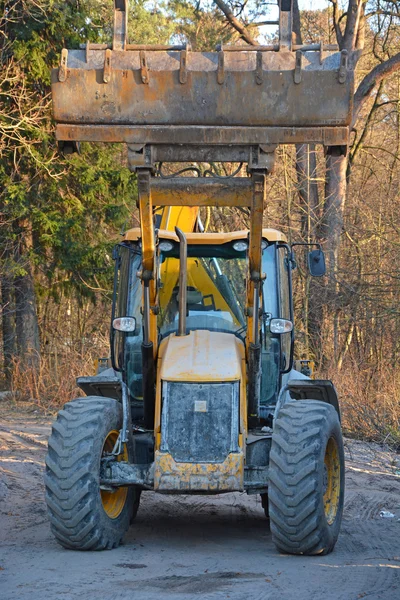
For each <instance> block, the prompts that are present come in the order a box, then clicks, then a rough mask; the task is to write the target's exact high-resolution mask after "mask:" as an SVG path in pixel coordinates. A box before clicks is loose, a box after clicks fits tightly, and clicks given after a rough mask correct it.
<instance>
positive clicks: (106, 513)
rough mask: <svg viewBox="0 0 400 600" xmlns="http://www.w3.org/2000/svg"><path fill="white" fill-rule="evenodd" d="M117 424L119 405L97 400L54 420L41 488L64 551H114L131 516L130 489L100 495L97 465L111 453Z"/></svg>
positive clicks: (134, 502) (134, 496)
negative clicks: (43, 490) (43, 481)
mask: <svg viewBox="0 0 400 600" xmlns="http://www.w3.org/2000/svg"><path fill="white" fill-rule="evenodd" d="M121 423H122V408H121V405H120V404H119V403H118V402H117V401H116V400H113V399H111V398H101V397H97V396H89V397H87V398H78V399H77V400H73V401H72V402H69V403H68V404H66V405H65V406H64V408H63V410H60V411H59V413H58V415H57V420H56V421H55V423H54V424H53V429H52V434H51V436H50V438H49V448H48V454H47V456H46V474H45V485H46V503H47V509H48V515H49V519H50V523H51V530H52V532H53V534H54V535H55V537H56V539H57V541H58V542H59V543H60V544H61V545H62V546H64V548H70V549H73V550H104V549H110V548H115V547H116V546H118V545H119V544H120V542H121V540H122V537H123V536H124V534H125V533H126V531H127V530H128V528H129V524H130V521H131V520H132V518H133V517H134V516H135V515H136V512H137V510H138V506H139V498H140V494H139V493H138V491H136V490H135V489H134V488H127V487H125V488H118V489H117V490H116V491H106V490H100V460H101V457H102V456H103V455H104V453H110V452H112V450H113V447H114V445H115V442H116V440H117V438H118V432H119V430H120V428H121ZM129 458H130V459H131V457H129ZM123 459H125V460H127V459H128V450H127V448H126V447H125V449H124V455H123Z"/></svg>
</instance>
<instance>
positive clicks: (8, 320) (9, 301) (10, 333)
mask: <svg viewBox="0 0 400 600" xmlns="http://www.w3.org/2000/svg"><path fill="white" fill-rule="evenodd" d="M6 269H7V266H5V270H6ZM12 285H13V282H12V278H11V277H10V276H9V275H8V274H7V272H5V273H4V274H3V276H2V278H1V305H2V312H1V320H2V335H3V367H4V374H5V379H6V383H7V384H9V383H11V378H12V371H13V358H14V356H15V351H16V348H15V327H14V306H13V297H12Z"/></svg>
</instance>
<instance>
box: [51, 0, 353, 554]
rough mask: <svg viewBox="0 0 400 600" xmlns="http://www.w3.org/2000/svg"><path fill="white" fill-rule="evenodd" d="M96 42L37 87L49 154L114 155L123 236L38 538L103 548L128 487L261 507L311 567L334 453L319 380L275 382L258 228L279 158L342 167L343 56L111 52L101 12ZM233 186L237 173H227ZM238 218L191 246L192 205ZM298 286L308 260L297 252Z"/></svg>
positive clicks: (267, 50)
mask: <svg viewBox="0 0 400 600" xmlns="http://www.w3.org/2000/svg"><path fill="white" fill-rule="evenodd" d="M114 4H115V20H114V39H113V43H112V45H110V47H108V46H104V45H101V46H96V45H89V44H87V45H86V47H85V48H82V49H79V50H72V51H71V50H70V51H68V50H63V52H62V56H61V62H60V67H59V68H58V69H54V70H53V73H52V82H53V88H52V92H53V101H54V116H55V119H56V122H57V137H58V140H59V141H60V143H61V145H62V146H63V148H64V151H70V150H73V149H74V146H75V143H76V141H79V140H87V141H108V142H125V143H127V144H128V160H129V165H130V168H131V170H132V171H135V172H136V173H137V181H138V206H139V211H140V219H141V226H140V228H138V229H131V230H129V231H127V232H126V233H125V235H124V238H123V240H122V242H121V243H119V244H118V245H117V246H116V248H115V251H114V259H115V279H114V295H113V307H112V318H111V322H112V324H111V336H110V343H111V360H112V367H111V368H110V369H109V370H105V371H104V370H103V371H102V372H101V373H100V374H98V375H96V376H93V377H80V378H79V379H78V384H79V386H80V387H81V389H82V390H83V391H84V392H85V394H87V396H84V397H82V398H79V399H76V400H73V401H72V402H69V403H68V404H66V405H65V406H64V408H63V409H62V410H61V411H60V412H59V414H58V416H57V420H56V421H55V423H54V425H53V431H52V435H51V437H50V439H49V451H48V455H47V459H46V476H45V481H46V499H47V506H48V514H49V518H50V522H51V527H52V531H53V533H54V535H55V537H56V539H57V540H58V541H59V542H60V543H61V544H62V545H63V546H64V547H66V548H72V549H78V550H98V549H105V548H113V547H115V546H117V545H118V544H119V543H120V541H121V539H122V538H123V536H124V534H125V533H126V531H127V529H128V527H129V525H130V523H131V521H132V519H133V518H134V517H135V515H136V512H137V510H138V507H139V500H140V494H141V491H142V490H154V491H155V492H157V493H160V494H161V493H167V494H220V493H224V492H233V491H242V492H243V491H246V492H247V493H248V494H260V495H261V500H262V506H263V508H264V510H265V513H266V516H267V517H269V519H270V526H271V534H272V538H273V540H274V542H275V544H276V546H277V548H278V549H279V550H280V551H282V552H287V553H293V554H310V555H314V554H327V553H329V552H331V551H332V550H333V548H334V546H335V543H336V540H337V538H338V535H339V529H340V523H341V518H342V511H343V495H344V455H343V442H342V434H341V427H340V412H339V403H338V398H337V394H336V391H335V388H334V386H333V385H332V383H331V382H330V381H326V380H318V379H311V378H310V377H308V376H307V375H304V374H303V373H301V372H300V371H297V370H295V369H294V368H293V365H294V357H293V349H294V328H293V302H292V269H293V266H294V264H295V261H294V250H293V247H292V246H290V245H289V244H288V242H287V240H286V238H285V236H284V235H283V234H282V233H280V232H279V231H276V230H273V229H263V209H264V205H265V202H266V178H267V176H268V174H269V173H270V172H271V170H272V168H273V164H274V156H275V148H276V146H277V144H280V143H307V142H310V143H311V142H312V143H321V144H324V145H325V146H326V147H327V151H328V152H329V151H332V150H333V151H334V152H338V151H343V152H345V151H346V147H347V141H348V133H349V124H350V121H351V114H350V113H351V102H350V99H351V96H352V90H353V83H354V77H353V72H352V70H351V66H350V65H349V63H348V60H347V53H345V52H344V53H343V52H342V53H338V52H336V51H335V49H334V48H326V47H325V48H324V47H323V46H322V45H317V46H302V47H299V46H298V47H294V46H293V44H292V28H291V22H292V3H291V2H285V1H283V0H282V2H281V3H280V18H279V24H280V40H279V44H278V45H277V46H271V47H269V46H258V47H257V46H256V47H254V48H248V47H247V46H246V47H243V46H232V47H221V48H219V49H218V52H216V53H197V52H191V51H190V49H189V48H187V47H177V46H172V47H159V46H157V47H155V46H138V45H129V44H128V43H127V41H126V19H127V11H126V2H124V1H119V0H118V1H117V0H115V3H114ZM191 161H196V162H197V163H201V162H214V161H220V162H228V163H232V162H240V163H244V164H246V165H247V170H246V176H241V177H238V176H233V177H226V178H221V177H175V176H173V175H170V176H168V177H166V176H164V177H160V176H157V172H158V173H159V170H157V165H158V163H160V162H161V163H166V162H168V163H190V162H191ZM243 170H244V169H242V170H241V172H242V173H243ZM213 206H230V207H240V208H246V209H247V210H248V211H249V215H250V229H249V230H248V231H234V232H229V233H219V232H214V233H208V232H207V233H206V232H204V227H203V223H202V221H201V219H200V216H199V215H200V211H199V207H207V208H208V209H209V210H210V209H211V207H213ZM308 265H309V269H310V272H311V274H312V275H315V276H321V275H324V273H325V263H324V256H323V252H322V250H321V248H320V247H318V246H317V247H316V248H315V249H313V250H311V251H310V252H309V254H308Z"/></svg>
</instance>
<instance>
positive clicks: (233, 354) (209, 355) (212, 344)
mask: <svg viewBox="0 0 400 600" xmlns="http://www.w3.org/2000/svg"><path fill="white" fill-rule="evenodd" d="M244 359H245V354H244V345H243V343H242V342H241V341H240V340H239V339H238V338H237V337H235V336H234V335H233V334H231V333H218V332H215V331H204V330H201V331H191V332H190V333H189V335H185V336H182V337H177V336H175V334H173V335H171V336H170V337H168V338H167V339H166V340H163V342H162V343H161V346H160V351H159V361H160V362H161V373H160V374H161V379H163V380H164V381H189V382H190V381H235V380H239V379H240V378H241V375H242V361H244Z"/></svg>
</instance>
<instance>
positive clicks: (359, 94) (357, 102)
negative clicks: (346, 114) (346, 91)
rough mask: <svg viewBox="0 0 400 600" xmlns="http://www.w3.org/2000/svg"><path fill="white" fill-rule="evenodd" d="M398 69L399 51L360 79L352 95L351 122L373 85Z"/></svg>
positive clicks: (355, 118)
mask: <svg viewBox="0 0 400 600" xmlns="http://www.w3.org/2000/svg"><path fill="white" fill-rule="evenodd" d="M399 69H400V52H399V53H398V54H395V55H394V56H392V57H391V58H389V59H388V60H386V61H385V62H383V63H381V64H379V65H377V66H376V67H375V68H374V69H372V71H371V72H370V73H368V75H366V76H365V77H364V79H363V80H362V81H361V83H360V85H359V86H358V89H357V91H356V93H355V95H354V111H353V124H354V123H355V122H356V120H357V118H358V115H359V114H360V110H361V108H362V106H363V105H364V103H365V101H366V100H367V99H368V98H369V97H370V95H371V94H372V92H373V90H374V88H375V86H377V85H378V84H379V83H380V82H381V81H383V80H384V79H386V78H387V77H389V76H390V75H392V74H393V73H395V72H396V71H398V70H399Z"/></svg>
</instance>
